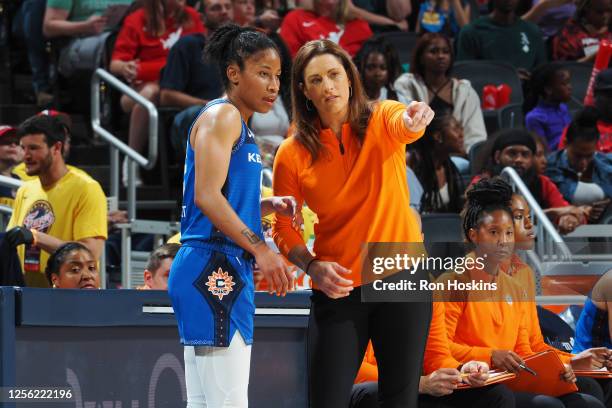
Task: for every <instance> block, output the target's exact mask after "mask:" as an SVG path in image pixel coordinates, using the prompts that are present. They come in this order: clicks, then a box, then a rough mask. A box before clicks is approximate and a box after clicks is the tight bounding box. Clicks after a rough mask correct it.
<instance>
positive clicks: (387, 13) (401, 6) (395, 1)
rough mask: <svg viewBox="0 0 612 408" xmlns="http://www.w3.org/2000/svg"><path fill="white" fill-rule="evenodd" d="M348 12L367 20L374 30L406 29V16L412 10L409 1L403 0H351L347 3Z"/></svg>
mask: <svg viewBox="0 0 612 408" xmlns="http://www.w3.org/2000/svg"><path fill="white" fill-rule="evenodd" d="M348 7H349V13H351V14H352V15H353V16H354V17H356V18H362V19H364V20H365V21H367V22H368V23H369V24H370V26H371V27H372V30H374V31H375V32H379V31H382V32H387V31H390V30H398V29H399V30H402V31H407V30H408V21H407V18H408V16H410V13H411V12H412V4H411V2H410V1H404V0H353V1H350V2H349V4H348Z"/></svg>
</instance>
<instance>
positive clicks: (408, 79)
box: [395, 33, 487, 151]
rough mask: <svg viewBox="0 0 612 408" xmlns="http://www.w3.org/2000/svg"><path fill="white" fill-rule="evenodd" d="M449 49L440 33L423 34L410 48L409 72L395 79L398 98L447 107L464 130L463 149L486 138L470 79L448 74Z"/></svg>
mask: <svg viewBox="0 0 612 408" xmlns="http://www.w3.org/2000/svg"><path fill="white" fill-rule="evenodd" d="M453 61H454V56H453V49H452V45H451V42H450V39H449V38H448V37H446V36H444V35H442V34H436V33H427V34H424V35H423V36H422V37H421V38H420V39H419V41H418V42H417V45H416V47H415V49H414V54H413V58H412V63H411V64H410V73H407V74H403V75H401V76H400V77H399V78H398V79H397V81H395V90H396V92H397V95H398V98H399V100H400V102H403V103H408V102H410V101H413V100H417V101H423V102H427V103H429V105H430V106H431V108H432V109H433V110H434V111H435V112H437V113H441V112H443V111H446V110H451V111H452V112H453V116H454V117H455V118H456V119H457V120H458V121H459V123H461V126H462V127H463V130H464V133H465V139H464V146H465V150H466V151H467V150H469V149H470V147H471V146H472V145H473V144H474V143H476V142H478V141H481V140H485V139H486V138H487V131H486V129H485V124H484V118H483V116H482V110H481V109H480V99H479V98H478V94H477V93H476V91H474V88H472V86H471V85H470V82H469V81H468V80H465V79H456V78H453V77H452V76H451V71H452V69H453Z"/></svg>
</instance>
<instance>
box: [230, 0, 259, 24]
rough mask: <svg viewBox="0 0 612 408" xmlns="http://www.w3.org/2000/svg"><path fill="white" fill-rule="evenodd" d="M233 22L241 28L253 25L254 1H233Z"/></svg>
mask: <svg viewBox="0 0 612 408" xmlns="http://www.w3.org/2000/svg"><path fill="white" fill-rule="evenodd" d="M233 5H234V22H235V23H236V24H238V25H239V26H241V27H244V26H253V25H255V0H233Z"/></svg>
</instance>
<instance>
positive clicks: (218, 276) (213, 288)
mask: <svg viewBox="0 0 612 408" xmlns="http://www.w3.org/2000/svg"><path fill="white" fill-rule="evenodd" d="M235 284H236V282H234V277H233V276H230V275H229V273H227V272H224V271H223V270H222V269H221V268H219V269H217V271H216V272H213V273H212V274H210V275H209V276H208V282H206V286H208V291H209V292H210V293H212V294H213V295H214V296H217V297H218V298H219V300H223V297H224V296H227V295H229V293H230V292H232V291H233V290H234V288H233V286H234V285H235Z"/></svg>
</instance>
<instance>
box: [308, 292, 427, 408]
mask: <svg viewBox="0 0 612 408" xmlns="http://www.w3.org/2000/svg"><path fill="white" fill-rule="evenodd" d="M311 300H312V304H311V309H310V321H309V328H308V377H309V394H310V407H312V408H340V407H346V406H348V405H349V398H350V395H351V388H352V386H353V382H354V380H355V376H356V374H357V371H358V369H359V366H360V365H361V362H362V360H363V355H364V353H365V349H366V346H367V344H368V340H370V339H371V340H372V345H373V346H374V352H375V353H376V360H377V363H378V371H379V384H380V406H381V407H382V408H395V407H398V408H399V407H402V408H403V407H414V406H416V401H417V395H418V387H419V378H420V375H421V368H422V366H423V353H424V350H425V343H426V340H427V333H428V331H429V323H430V321H431V307H432V306H431V302H421V303H411V302H405V303H400V302H396V303H394V302H389V303H383V302H380V303H366V302H362V301H361V288H359V287H358V288H355V289H354V290H353V291H352V293H351V294H350V295H349V296H348V297H346V298H342V299H330V298H328V297H327V296H326V295H325V294H324V293H323V292H321V291H317V290H313V294H312V297H311Z"/></svg>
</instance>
